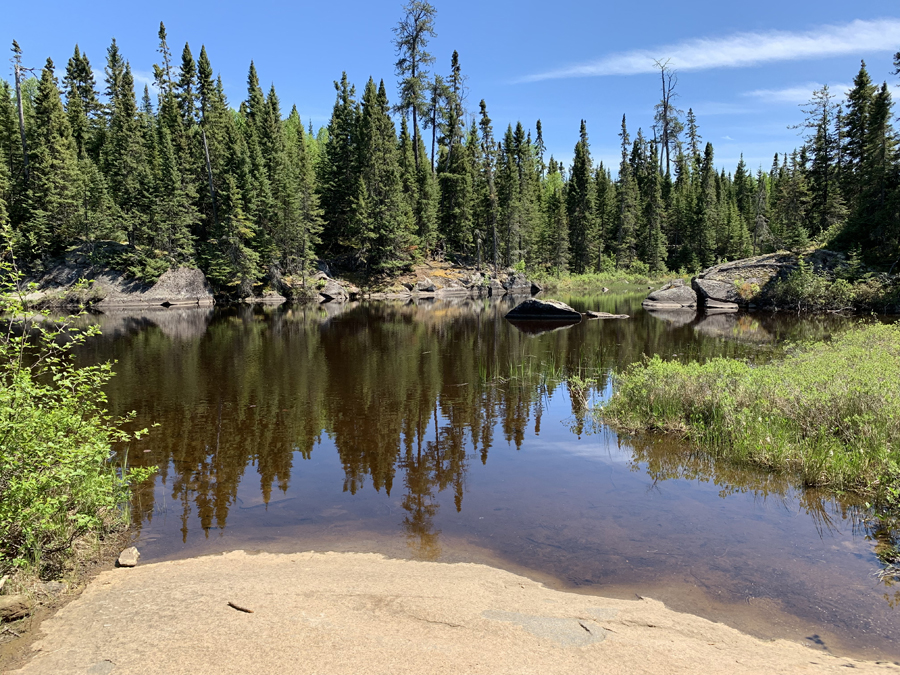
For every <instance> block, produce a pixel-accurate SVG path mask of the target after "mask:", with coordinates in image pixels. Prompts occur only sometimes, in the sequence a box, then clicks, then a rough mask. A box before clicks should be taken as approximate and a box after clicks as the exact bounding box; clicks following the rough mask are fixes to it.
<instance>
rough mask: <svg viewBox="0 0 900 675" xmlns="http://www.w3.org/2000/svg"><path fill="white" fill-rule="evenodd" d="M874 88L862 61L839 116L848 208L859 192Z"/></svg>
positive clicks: (855, 203)
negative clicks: (841, 119) (841, 117)
mask: <svg viewBox="0 0 900 675" xmlns="http://www.w3.org/2000/svg"><path fill="white" fill-rule="evenodd" d="M875 92H876V89H875V85H873V84H872V78H870V77H869V71H868V70H866V63H865V61H863V62H862V63H861V65H860V68H859V72H858V73H857V75H856V77H855V78H854V80H853V88H852V89H851V90H850V92H849V93H848V94H847V112H846V114H845V115H844V116H843V122H844V133H843V137H844V147H843V153H842V154H843V170H842V172H841V173H842V176H843V178H844V195H845V196H846V199H847V201H848V204H849V206H850V207H851V209H856V208H858V206H859V198H860V195H861V193H862V189H863V185H864V184H863V162H864V161H865V156H866V141H867V137H868V130H869V111H870V108H871V107H872V102H873V101H874V99H875Z"/></svg>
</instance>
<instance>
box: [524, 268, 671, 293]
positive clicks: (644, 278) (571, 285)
mask: <svg viewBox="0 0 900 675" xmlns="http://www.w3.org/2000/svg"><path fill="white" fill-rule="evenodd" d="M678 276H679V275H677V274H674V273H673V274H667V275H664V274H650V273H646V274H642V273H638V274H634V273H630V272H627V271H624V270H623V271H621V272H615V271H613V272H595V273H591V274H564V275H562V276H558V277H557V276H552V275H548V274H535V275H533V278H534V280H535V281H537V282H538V283H540V284H541V285H542V286H543V287H544V290H545V291H547V292H549V293H563V294H571V295H578V294H585V293H596V292H599V291H600V289H601V288H603V287H608V288H610V290H613V291H616V292H627V291H629V290H634V291H635V292H643V293H646V292H647V286H653V287H654V288H657V287H659V286H662V285H663V284H664V283H665V282H666V281H669V280H670V279H672V278H675V277H678ZM629 286H631V287H633V288H631V289H629Z"/></svg>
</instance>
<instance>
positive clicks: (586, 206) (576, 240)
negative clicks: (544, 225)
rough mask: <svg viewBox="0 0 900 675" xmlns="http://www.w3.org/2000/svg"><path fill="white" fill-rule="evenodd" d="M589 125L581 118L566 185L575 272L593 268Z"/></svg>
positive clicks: (592, 183) (592, 185)
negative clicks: (573, 157)
mask: <svg viewBox="0 0 900 675" xmlns="http://www.w3.org/2000/svg"><path fill="white" fill-rule="evenodd" d="M592 178H593V167H592V166H591V149H590V144H589V143H588V135H587V125H586V124H585V121H584V120H581V130H580V132H579V138H578V143H576V144H575V159H574V160H573V162H572V171H571V176H570V178H569V183H568V186H567V188H566V211H567V214H568V219H569V251H570V264H571V267H572V271H573V272H575V273H576V274H584V273H585V272H588V271H589V270H590V268H591V263H592V261H593V259H594V256H593V255H592V250H591V249H592V243H593V242H592V241H591V234H592V233H593V230H594V225H593V218H594V182H593V180H592Z"/></svg>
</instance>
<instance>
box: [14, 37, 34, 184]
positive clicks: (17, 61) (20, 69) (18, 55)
mask: <svg viewBox="0 0 900 675" xmlns="http://www.w3.org/2000/svg"><path fill="white" fill-rule="evenodd" d="M12 53H13V57H12V58H11V59H10V62H11V63H12V64H13V74H14V76H15V81H16V104H17V106H18V109H19V135H20V136H21V137H22V172H23V174H24V176H25V182H26V183H27V182H28V139H27V138H26V136H25V112H24V110H23V109H22V74H23V73H33V72H34V68H25V67H24V66H23V65H22V48H21V47H19V43H18V42H16V41H15V40H13V42H12Z"/></svg>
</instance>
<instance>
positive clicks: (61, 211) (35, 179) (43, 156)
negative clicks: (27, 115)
mask: <svg viewBox="0 0 900 675" xmlns="http://www.w3.org/2000/svg"><path fill="white" fill-rule="evenodd" d="M34 113H35V127H34V133H33V135H32V139H31V153H30V154H31V157H30V159H31V162H30V174H29V176H30V180H29V183H28V198H27V203H28V206H27V210H28V217H27V222H26V223H25V226H24V228H23V229H22V230H21V231H20V233H19V234H20V238H19V243H18V245H19V248H20V250H21V251H22V253H24V254H25V256H26V257H28V258H31V259H35V258H41V257H44V256H47V255H49V254H52V253H55V252H57V251H59V250H60V249H61V248H62V247H63V246H65V245H66V244H67V243H68V242H69V241H70V240H71V239H73V238H74V237H75V236H76V235H77V234H78V232H77V217H78V202H79V198H80V195H79V194H78V193H77V188H78V186H79V185H80V180H79V174H78V162H77V150H76V147H75V142H74V141H73V140H72V130H71V128H70V126H69V120H68V118H67V116H66V113H65V110H64V109H63V105H62V100H61V98H60V93H59V89H58V88H57V83H56V77H55V75H54V72H53V61H52V60H51V59H47V63H46V65H45V66H44V69H43V70H42V71H41V79H40V83H39V85H38V90H37V95H36V96H35V100H34Z"/></svg>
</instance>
